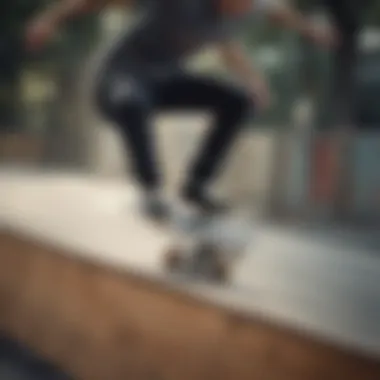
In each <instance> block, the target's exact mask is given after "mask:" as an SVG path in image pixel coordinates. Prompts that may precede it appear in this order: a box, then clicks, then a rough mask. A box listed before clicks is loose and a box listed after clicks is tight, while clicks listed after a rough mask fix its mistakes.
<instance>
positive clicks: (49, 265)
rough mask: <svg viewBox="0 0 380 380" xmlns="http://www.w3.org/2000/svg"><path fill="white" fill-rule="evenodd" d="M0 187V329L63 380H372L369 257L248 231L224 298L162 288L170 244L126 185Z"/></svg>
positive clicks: (205, 291) (6, 180)
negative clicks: (66, 379)
mask: <svg viewBox="0 0 380 380" xmlns="http://www.w3.org/2000/svg"><path fill="white" fill-rule="evenodd" d="M0 185H1V187H0V198H1V201H0V215H1V220H2V222H3V229H2V232H1V234H0V330H1V331H5V332H6V333H7V334H8V335H9V336H11V337H14V338H17V339H18V340H19V341H21V342H23V343H25V344H27V345H28V346H29V347H31V348H33V349H35V350H36V351H37V352H38V353H40V354H42V356H44V357H46V358H47V359H48V360H50V361H51V362H53V363H56V364H58V365H59V366H60V367H61V368H62V369H64V370H66V371H67V372H68V373H69V374H72V375H74V377H75V378H78V379H101V380H104V379H113V380H118V379H129V378H130V379H147V380H148V379H149V380H151V379H163V380H164V379H165V380H166V379H168V380H169V379H173V380H174V379H175V380H177V379H180V380H186V379H189V380H194V379H205V380H208V379H218V380H219V379H221V380H223V379H231V380H235V379H239V380H244V379H247V380H248V379H249V380H252V379H274V380H276V379H278V380H282V379H292V380H293V379H294V380H297V379H302V380H309V379H310V380H315V379H321V380H326V379H327V380H328V379H331V380H336V379H345V380H346V379H347V380H351V379H352V380H354V379H355V380H356V379H358V380H359V379H360V380H367V379H368V380H372V379H373V380H375V379H378V378H380V362H379V360H378V358H379V356H380V355H379V353H380V339H379V337H380V334H379V323H378V321H379V318H377V317H378V311H379V302H380V301H379V300H380V298H379V290H378V286H377V282H378V278H379V277H378V275H379V271H380V267H379V264H378V260H377V259H376V258H375V257H372V256H370V255H367V256H366V255H364V259H363V258H361V257H359V256H358V255H357V254H355V252H350V251H349V250H348V249H344V250H343V249H340V250H339V248H338V247H327V248H326V247H325V250H324V252H321V247H320V246H318V243H316V242H314V243H310V242H306V243H305V242H303V240H302V238H299V237H297V236H292V235H289V236H288V235H287V234H284V233H281V232H280V231H277V230H275V229H273V228H270V227H259V226H258V227H257V230H258V234H259V235H260V239H258V237H255V238H254V241H253V243H252V247H251V248H250V254H248V255H247V257H246V259H244V260H243V262H242V263H241V268H238V269H237V271H236V274H235V276H234V280H233V283H232V284H231V286H228V287H217V286H211V285H205V284H200V283H194V282H189V281H175V280H174V279H171V278H169V277H168V276H167V275H165V273H163V272H162V270H161V269H160V265H159V264H160V259H161V257H162V254H163V252H164V251H165V250H166V247H167V246H168V244H170V241H171V237H170V236H169V235H168V234H164V233H163V232H162V231H158V230H156V229H155V228H154V227H151V226H148V225H147V224H146V223H145V222H144V221H143V220H142V219H141V218H140V216H139V214H138V213H137V211H136V210H135V207H136V194H135V193H134V191H133V189H132V188H130V187H129V186H127V185H125V184H122V183H119V184H117V183H110V182H105V181H104V180H103V181H99V180H97V179H95V178H86V177H84V176H83V175H79V174H73V173H61V174H60V173H50V174H48V173H14V172H12V173H11V172H8V173H6V172H3V173H2V174H1V175H0ZM124 210H125V211H124ZM297 239H298V240H297ZM292 242H293V243H292ZM292 244H293V245H292ZM313 250H314V251H315V252H314V251H313ZM313 252H314V253H313ZM302 255H306V256H307V259H303V256H302ZM260 274H261V276H260ZM301 274H303V276H304V277H301V278H299V277H300V275H301ZM249 280H250V281H249ZM302 284H303V286H302ZM317 284H319V286H318V287H316V286H317ZM350 311H351V312H350Z"/></svg>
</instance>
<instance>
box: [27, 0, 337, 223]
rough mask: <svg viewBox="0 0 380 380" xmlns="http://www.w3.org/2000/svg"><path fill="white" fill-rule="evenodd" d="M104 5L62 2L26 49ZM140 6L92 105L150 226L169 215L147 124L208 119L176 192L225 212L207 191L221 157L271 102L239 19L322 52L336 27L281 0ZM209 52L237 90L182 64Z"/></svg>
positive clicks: (35, 28)
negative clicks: (161, 116)
mask: <svg viewBox="0 0 380 380" xmlns="http://www.w3.org/2000/svg"><path fill="white" fill-rule="evenodd" d="M119 2H121V3H123V2H122V1H119ZM140 2H142V0H140ZM108 3H112V1H107V0H61V1H60V2H58V3H56V4H55V5H53V6H52V7H51V8H49V9H47V10H44V11H42V13H40V14H39V15H38V16H37V17H36V18H34V19H33V20H32V21H31V23H30V24H29V25H28V28H27V35H26V39H27V45H28V47H29V49H32V50H38V49H41V48H42V47H43V46H44V45H45V44H46V43H47V42H49V40H50V39H51V38H52V36H53V35H54V33H55V32H56V31H57V30H58V28H59V27H61V26H62V24H63V23H64V22H65V21H66V20H68V19H70V18H72V17H74V16H80V15H83V14H85V13H87V12H100V11H101V10H102V9H103V7H105V6H106V5H107V4H108ZM133 3H135V4H133ZM138 3H139V0H134V1H132V0H125V6H133V5H136V6H138V5H139V4H138ZM146 3H147V4H146V5H145V8H146V9H145V12H144V15H143V17H142V18H141V21H140V22H139V23H138V25H137V26H136V27H134V28H133V29H132V30H128V31H127V32H124V34H123V35H122V36H121V38H120V39H119V40H118V42H117V43H116V44H115V45H114V46H113V48H112V49H110V51H109V53H108V55H107V56H106V57H105V60H104V63H103V65H102V68H101V70H100V72H99V75H98V78H97V86H96V87H97V89H96V96H95V98H96V103H97V105H98V107H99V109H100V111H101V113H102V114H103V115H104V116H105V117H106V118H107V119H108V120H110V121H112V122H113V123H114V124H116V125H117V126H118V128H119V130H120V132H121V136H122V138H123V140H124V142H125V143H126V153H127V154H129V155H130V157H131V160H132V167H133V169H134V173H135V178H136V179H137V181H138V183H139V185H140V188H141V193H142V194H143V200H144V205H145V208H144V209H145V210H146V212H147V214H148V215H149V216H150V217H153V218H156V219H162V218H165V217H167V216H168V215H169V211H170V207H169V206H168V204H167V203H166V201H165V200H164V198H163V195H162V193H161V186H162V178H161V175H160V170H159V167H158V160H157V159H156V151H155V144H154V143H155V141H154V138H153V135H152V131H151V116H152V115H154V114H155V113H156V112H159V111H163V110H164V111H166V110H201V109H202V110H203V109H205V110H209V111H211V112H212V114H213V116H214V117H213V125H212V126H211V127H210V129H209V132H208V133H207V134H206V136H205V138H204V141H203V143H202V144H201V146H200V150H199V152H198V154H197V155H196V157H195V159H194V161H193V162H192V165H191V166H190V169H189V171H188V173H187V177H186V181H185V183H184V184H183V187H182V189H181V190H180V194H181V197H182V199H183V200H184V201H185V202H186V203H187V204H189V205H191V206H192V207H195V208H197V209H200V210H201V211H202V212H206V213H219V212H221V211H225V210H226V209H227V204H226V203H224V202H221V201H220V200H217V199H216V198H215V197H213V196H212V195H211V193H210V192H209V191H208V190H209V184H210V182H211V180H213V179H214V177H215V175H216V174H217V171H218V169H219V168H220V167H221V166H222V163H223V161H224V160H225V159H226V158H227V155H228V151H229V148H230V147H231V146H232V145H233V143H234V141H235V140H236V137H237V135H238V134H239V131H240V130H241V129H242V126H243V125H244V122H245V120H246V118H248V117H249V115H251V114H252V111H253V112H255V111H256V112H257V110H260V109H263V108H266V107H267V106H268V105H269V103H270V93H269V90H268V87H267V85H266V82H265V80H264V78H263V76H262V75H261V74H260V73H259V72H258V71H256V70H255V68H254V67H253V65H252V64H251V62H250V60H249V59H248V58H247V56H246V54H245V53H244V49H243V48H242V47H241V46H240V44H239V43H238V42H236V41H235V38H236V32H237V31H238V30H239V28H241V27H242V25H246V23H243V20H246V21H247V22H249V21H250V16H251V15H254V14H255V13H258V12H265V13H266V15H267V17H268V18H269V19H271V20H273V21H274V22H276V23H277V24H279V25H282V26H284V27H288V28H292V29H294V30H296V31H298V32H299V33H301V34H302V35H303V36H305V37H308V38H309V39H310V40H312V41H314V42H316V43H318V44H321V45H323V46H325V47H330V46H333V45H334V44H335V42H336V34H335V32H334V31H333V30H332V29H329V28H323V29H321V28H319V27H317V26H316V25H314V24H313V23H311V22H310V20H308V19H307V18H305V17H304V16H302V15H301V14H300V13H298V12H297V11H296V10H292V9H290V8H289V7H287V6H285V5H284V4H283V3H282V2H281V0H149V1H147V2H146ZM252 22H254V19H252ZM128 29H129V28H128ZM212 44H213V45H215V47H217V48H218V49H219V52H220V56H221V58H222V61H223V62H224V63H225V64H226V66H227V67H228V68H229V69H230V70H231V71H232V72H233V74H235V76H236V77H237V78H238V79H239V82H240V83H243V84H242V85H241V84H239V85H238V84H236V85H233V84H231V83H226V82H224V81H223V80H221V79H216V78H214V77H212V76H206V75H197V74H195V73H192V72H190V71H189V70H188V69H186V68H185V66H184V60H185V59H186V58H188V57H189V56H190V55H191V54H194V53H196V52H198V50H199V49H200V48H203V47H205V46H208V45H212ZM242 170H244V168H242Z"/></svg>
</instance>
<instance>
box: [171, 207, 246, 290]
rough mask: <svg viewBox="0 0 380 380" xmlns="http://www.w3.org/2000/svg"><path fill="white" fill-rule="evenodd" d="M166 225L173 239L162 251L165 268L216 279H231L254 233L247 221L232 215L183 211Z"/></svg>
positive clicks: (226, 280) (196, 276) (223, 280)
mask: <svg viewBox="0 0 380 380" xmlns="http://www.w3.org/2000/svg"><path fill="white" fill-rule="evenodd" d="M166 226H167V228H169V229H170V231H171V232H172V233H173V235H172V236H173V241H172V243H171V244H170V246H169V248H168V250H167V252H165V255H164V268H165V270H166V271H168V272H169V273H174V274H181V275H188V276H190V277H191V278H198V279H203V280H211V281H213V282H219V283H227V282H229V281H230V280H231V277H232V271H233V268H234V264H235V263H236V262H237V261H238V260H239V259H240V258H241V257H242V255H243V254H244V252H245V250H246V248H247V246H248V244H249V242H250V241H251V240H252V233H253V228H252V226H251V225H250V223H249V222H248V221H245V220H244V219H243V218H242V217H239V216H233V215H223V216H210V215H203V214H199V213H192V214H189V213H188V214H186V213H183V214H182V215H177V218H174V219H172V220H171V221H169V222H168V223H166Z"/></svg>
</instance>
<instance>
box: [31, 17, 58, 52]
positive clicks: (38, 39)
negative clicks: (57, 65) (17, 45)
mask: <svg viewBox="0 0 380 380" xmlns="http://www.w3.org/2000/svg"><path fill="white" fill-rule="evenodd" d="M56 29H57V27H56V24H55V22H54V21H53V20H50V19H49V18H45V17H40V18H37V19H35V20H33V21H32V22H31V23H30V24H29V25H28V26H27V28H26V36H25V43H26V47H27V49H28V50H30V51H33V52H35V51H39V50H41V49H43V48H44V47H45V45H46V44H47V43H48V42H49V41H50V40H51V39H52V37H53V36H54V34H55V32H56Z"/></svg>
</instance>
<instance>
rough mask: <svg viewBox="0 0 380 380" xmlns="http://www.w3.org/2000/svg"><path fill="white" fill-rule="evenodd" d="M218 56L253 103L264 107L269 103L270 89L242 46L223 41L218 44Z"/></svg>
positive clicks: (261, 107) (233, 42)
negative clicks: (249, 95) (238, 80)
mask: <svg viewBox="0 0 380 380" xmlns="http://www.w3.org/2000/svg"><path fill="white" fill-rule="evenodd" d="M218 47H219V49H218V50H219V53H220V57H221V59H222V61H223V63H224V64H225V66H226V67H227V68H228V69H229V70H230V71H231V72H233V73H234V74H235V75H236V76H237V77H238V78H239V79H240V80H241V82H242V83H244V85H245V87H246V88H247V90H248V91H249V92H250V93H251V95H252V98H253V101H254V103H255V105H256V106H257V107H258V108H260V109H266V108H267V107H269V105H270V101H271V99H270V97H271V96H270V90H269V87H268V85H267V82H266V79H265V77H264V75H263V74H262V73H261V71H260V70H257V69H256V68H255V66H254V65H253V64H252V62H251V59H250V58H249V56H248V54H247V53H246V51H245V49H244V48H243V46H242V45H241V44H240V43H238V42H236V41H224V42H223V43H221V44H220V45H219V46H218Z"/></svg>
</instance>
